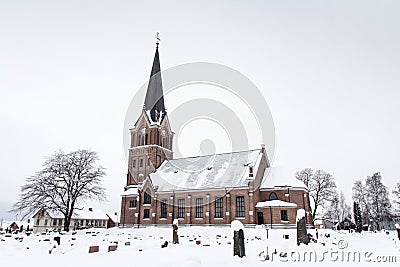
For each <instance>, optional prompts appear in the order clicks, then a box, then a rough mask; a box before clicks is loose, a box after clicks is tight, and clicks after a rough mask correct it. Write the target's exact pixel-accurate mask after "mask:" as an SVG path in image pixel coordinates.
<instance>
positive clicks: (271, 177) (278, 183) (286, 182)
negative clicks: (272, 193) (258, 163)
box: [260, 167, 306, 189]
mask: <svg viewBox="0 0 400 267" xmlns="http://www.w3.org/2000/svg"><path fill="white" fill-rule="evenodd" d="M287 187H292V188H293V187H294V188H304V189H306V185H305V184H304V183H303V182H302V181H299V180H297V179H296V177H295V176H294V173H290V172H288V171H287V169H285V168H281V167H272V168H270V170H269V171H266V172H265V173H264V177H263V181H262V183H261V187H260V189H279V188H287Z"/></svg>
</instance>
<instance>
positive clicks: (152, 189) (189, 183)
mask: <svg viewBox="0 0 400 267" xmlns="http://www.w3.org/2000/svg"><path fill="white" fill-rule="evenodd" d="M130 133H131V140H130V142H131V144H130V148H129V159H128V174H127V178H126V186H125V187H124V192H123V193H122V202H121V220H120V222H121V223H120V226H122V227H127V226H143V225H171V224H172V222H173V220H174V219H178V220H179V223H180V224H186V225H199V224H201V225H216V224H221V225H223V224H230V223H231V221H232V220H240V221H241V222H242V223H244V224H247V225H256V224H266V225H270V226H271V227H294V226H295V224H296V212H297V210H298V209H305V210H306V211H307V214H308V216H307V218H306V219H307V223H308V224H312V220H311V216H310V204H309V196H308V190H307V188H306V187H305V185H304V184H303V183H302V182H300V181H298V180H297V179H295V178H294V177H292V176H293V175H290V176H289V177H285V176H280V175H279V174H277V173H276V172H274V170H273V168H271V166H270V163H269V160H268V155H267V149H266V148H265V147H264V146H261V147H260V148H258V149H254V150H249V151H237V152H230V153H221V154H216V155H206V156H198V157H190V158H179V159H174V158H173V151H172V142H173V139H174V132H173V131H172V129H171V125H170V123H169V120H168V114H167V112H166V109H165V105H164V98H163V86H162V79H161V68H160V60H159V49H158V43H157V47H156V52H155V56H154V61H153V66H152V69H151V75H150V80H149V84H148V88H147V93H146V97H145V100H144V106H143V110H142V113H141V115H140V116H139V118H138V119H137V121H136V122H135V124H134V126H133V128H131V129H130ZM271 169H272V171H271Z"/></svg>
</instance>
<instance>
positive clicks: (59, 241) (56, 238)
mask: <svg viewBox="0 0 400 267" xmlns="http://www.w3.org/2000/svg"><path fill="white" fill-rule="evenodd" d="M54 241H56V242H57V245H58V246H59V245H60V243H61V238H60V237H59V236H55V237H54Z"/></svg>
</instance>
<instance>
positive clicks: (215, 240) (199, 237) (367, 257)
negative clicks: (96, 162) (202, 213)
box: [0, 226, 400, 267]
mask: <svg viewBox="0 0 400 267" xmlns="http://www.w3.org/2000/svg"><path fill="white" fill-rule="evenodd" d="M308 231H309V233H311V234H313V235H314V236H315V230H308ZM178 234H179V236H180V238H179V241H180V243H179V244H175V245H173V244H172V243H171V242H170V243H169V244H168V246H167V247H166V248H161V245H162V244H163V243H164V242H165V241H172V227H171V228H156V227H148V228H141V229H136V228H125V229H118V228H114V229H90V230H81V231H78V232H77V233H76V234H74V235H73V234H72V233H67V234H65V235H61V236H60V237H61V245H60V246H56V248H53V247H54V244H55V242H54V241H53V238H54V236H59V235H58V234H49V235H31V236H26V235H11V236H10V235H6V234H1V235H0V238H1V241H0V266H24V267H26V266H52V267H54V266H57V267H60V266H96V267H101V266H111V265H113V266H115V265H116V264H126V265H127V266H161V267H163V266H165V267H167V266H174V267H175V266H176V267H178V266H191V267H196V266H230V267H231V266H268V265H271V261H272V262H273V264H274V265H275V264H277V265H288V264H293V263H295V264H296V266H306V265H307V266H309V265H313V266H316V265H318V266H322V265H323V266H324V267H325V266H339V265H343V264H344V265H345V266H348V265H358V266H362V265H366V264H367V265H368V266H378V265H379V266H398V264H399V262H400V241H399V240H398V239H397V233H396V232H395V231H390V232H389V234H386V232H383V231H382V232H378V233H371V232H364V233H362V234H356V233H348V232H347V231H346V232H337V231H332V230H319V239H318V242H317V243H310V244H309V245H300V246H297V244H296V230H295V229H291V230H283V229H280V230H269V233H268V239H267V230H266V229H264V228H245V230H244V234H245V238H246V243H245V245H246V257H244V258H239V257H237V256H236V257H234V256H233V244H232V243H233V240H232V232H231V229H230V228H229V227H206V226H203V227H200V226H196V227H195V226H193V227H180V228H179V230H178ZM287 234H288V235H289V239H284V235H287ZM325 234H329V235H330V237H329V238H328V237H325ZM196 241H200V242H201V244H196ZM113 242H118V247H117V250H116V251H112V252H108V246H109V245H110V244H112V243H113ZM127 242H128V243H127ZM90 246H99V248H100V251H99V252H97V253H91V254H89V253H88V251H89V247H90ZM267 247H268V256H269V260H265V258H266V255H267V251H266V248H267ZM50 250H52V251H51V253H49V251H50ZM275 250H276V252H277V253H276V254H274V253H273V252H275ZM262 251H264V253H261V252H262ZM281 252H286V253H287V254H286V257H280V254H281ZM260 253H261V255H260ZM281 255H282V256H283V254H281ZM348 255H350V256H351V257H350V260H349V261H348V260H347V257H348ZM354 255H355V261H353V257H354ZM358 255H359V256H360V260H358ZM310 256H311V261H310V260H309V257H310ZM304 258H305V259H304ZM315 258H316V261H317V262H315ZM263 260H265V261H263ZM379 261H380V262H379ZM383 261H391V262H383ZM378 262H379V263H378ZM382 264H383V265H382Z"/></svg>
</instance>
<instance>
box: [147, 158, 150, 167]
mask: <svg viewBox="0 0 400 267" xmlns="http://www.w3.org/2000/svg"><path fill="white" fill-rule="evenodd" d="M147 166H150V158H147Z"/></svg>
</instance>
